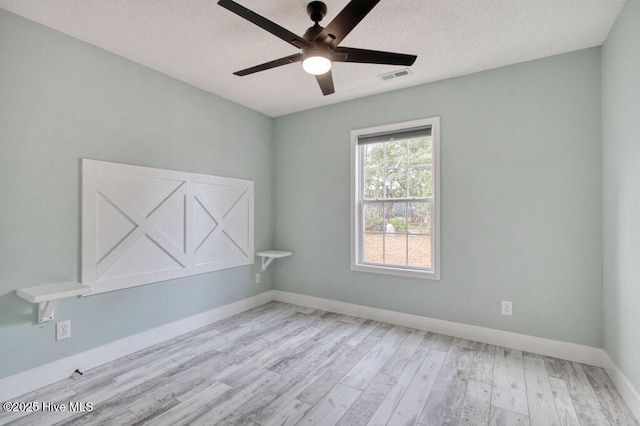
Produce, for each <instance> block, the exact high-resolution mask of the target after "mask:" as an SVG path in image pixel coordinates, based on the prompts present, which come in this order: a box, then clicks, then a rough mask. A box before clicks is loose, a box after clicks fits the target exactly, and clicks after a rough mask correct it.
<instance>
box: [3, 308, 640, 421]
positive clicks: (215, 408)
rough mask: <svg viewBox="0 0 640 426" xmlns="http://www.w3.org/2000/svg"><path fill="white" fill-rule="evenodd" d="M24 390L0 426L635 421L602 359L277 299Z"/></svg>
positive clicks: (4, 415)
mask: <svg viewBox="0 0 640 426" xmlns="http://www.w3.org/2000/svg"><path fill="white" fill-rule="evenodd" d="M15 401H20V402H27V401H37V402H38V403H39V404H40V409H39V410H38V411H37V412H34V413H19V412H15V413H14V412H0V424H11V425H14V424H15V425H62V424H64V425H104V424H109V425H133V424H151V425H250V426H257V425H260V426H267V425H294V424H298V425H308V424H317V425H348V426H352V425H394V426H395V425H438V426H439V425H474V426H475V425H505V426H511V425H543V426H548V425H598V426H600V425H636V426H637V425H638V422H637V421H636V420H635V418H634V417H633V414H632V413H631V412H630V410H629V409H628V408H627V406H626V405H625V403H624V402H623V400H622V398H621V397H620V395H619V394H618V392H617V390H616V389H615V387H614V385H613V383H612V382H611V380H609V378H608V377H607V375H606V374H605V372H604V370H602V369H601V368H596V367H592V366H588V365H583V364H578V363H575V362H570V361H565V360H560V359H554V358H548V357H544V356H541V355H536V354H531V353H523V352H521V351H517V350H513V349H508V348H503V347H496V346H492V345H487V344H483V343H478V342H472V341H469V340H464V339H457V338H452V337H450V336H443V335H439V334H434V333H430V332H426V331H422V330H413V329H408V328H404V327H399V326H393V325H390V324H385V323H381V322H377V321H371V320H364V319H362V318H355V317H350V316H346V315H340V314H336V313H331V312H325V311H320V310H313V309H309V308H302V307H299V306H295V305H290V304H284V303H278V302H272V303H268V304H266V305H263V306H260V307H258V308H255V309H252V310H250V311H246V312H243V313H241V314H238V315H235V316H233V317H230V318H227V319H224V320H222V321H219V322H216V323H214V324H211V325H209V326H207V327H204V328H201V329H199V330H196V331H194V332H192V333H189V334H186V335H183V336H180V337H178V338H175V339H172V340H170V341H167V342H164V343H161V344H159V345H156V346H154V347H151V348H148V349H145V350H143V351H140V352H137V353H135V354H132V355H129V356H127V357H124V358H121V359H118V360H116V361H113V362H111V363H109V364H106V365H103V366H100V367H98V368H95V369H93V370H90V371H86V372H84V375H83V376H79V375H75V376H74V377H72V378H69V379H67V380H63V381H61V382H58V383H55V384H53V385H50V386H47V387H45V388H42V389H39V390H37V391H34V392H31V393H29V394H27V395H23V396H21V397H19V398H16V399H15ZM43 402H47V403H50V404H49V405H48V407H49V409H48V410H46V411H45V410H43V408H44V406H43V405H42V403H43ZM78 402H80V403H91V408H92V409H91V410H90V411H84V412H77V411H75V412H74V411H70V408H71V406H70V405H69V404H70V403H78ZM56 404H62V406H63V407H65V411H53V410H52V409H51V407H60V405H56Z"/></svg>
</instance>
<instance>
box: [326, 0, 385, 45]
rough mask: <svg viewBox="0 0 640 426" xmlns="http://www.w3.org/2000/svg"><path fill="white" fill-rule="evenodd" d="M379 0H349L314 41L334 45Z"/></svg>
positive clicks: (338, 42)
mask: <svg viewBox="0 0 640 426" xmlns="http://www.w3.org/2000/svg"><path fill="white" fill-rule="evenodd" d="M379 1H380V0H351V2H349V4H347V5H346V6H345V7H344V9H342V10H341V11H340V13H338V15H337V16H336V17H335V18H333V21H331V22H330V23H329V25H327V26H326V28H325V29H324V30H322V31H321V32H320V33H319V34H318V36H317V37H316V38H315V41H320V42H325V43H328V44H330V45H331V46H333V47H336V46H337V45H338V44H340V42H341V41H342V40H343V39H344V38H345V37H346V36H347V34H349V33H350V32H351V30H352V29H354V28H355V26H356V25H358V24H359V23H360V21H362V19H363V18H364V17H365V16H367V14H368V13H369V12H371V9H373V8H374V6H375V5H376V4H378V2H379Z"/></svg>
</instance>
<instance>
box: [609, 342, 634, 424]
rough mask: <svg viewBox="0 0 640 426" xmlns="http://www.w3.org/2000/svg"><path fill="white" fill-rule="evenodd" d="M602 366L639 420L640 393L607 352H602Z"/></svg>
mask: <svg viewBox="0 0 640 426" xmlns="http://www.w3.org/2000/svg"><path fill="white" fill-rule="evenodd" d="M602 364H603V365H602V367H603V368H604V370H605V371H606V372H607V375H608V376H609V377H610V378H611V381H612V382H613V384H614V385H616V388H617V389H618V392H620V395H622V399H624V401H625V402H626V403H627V405H628V406H629V409H630V410H631V412H632V413H633V415H634V416H636V419H638V421H640V393H638V391H637V390H636V389H635V388H634V387H633V385H632V384H631V382H630V381H629V379H627V376H625V375H624V374H623V373H622V371H620V369H619V368H618V366H617V365H616V363H615V362H613V360H612V359H611V357H609V354H607V353H606V352H604V356H603V357H602Z"/></svg>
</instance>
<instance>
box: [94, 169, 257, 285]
mask: <svg viewBox="0 0 640 426" xmlns="http://www.w3.org/2000/svg"><path fill="white" fill-rule="evenodd" d="M253 250H254V247H253V181H249V180H242V179H231V178H224V177H217V176H209V175H200V174H194V173H186V172H177V171H171V170H161V169H153V168H149V167H140V166H131V165H125V164H117V163H108V162H103V161H95V160H87V159H84V160H83V162H82V282H83V284H86V285H91V286H92V288H93V291H92V293H94V294H95V293H102V292H105V291H112V290H118V289H122V288H126V287H132V286H136V285H142V284H148V283H153V282H158V281H164V280H168V279H173V278H179V277H184V276H188V275H194V274H200V273H204V272H211V271H216V270H219V269H226V268H233V267H237V266H243V265H250V264H253V262H254V252H253Z"/></svg>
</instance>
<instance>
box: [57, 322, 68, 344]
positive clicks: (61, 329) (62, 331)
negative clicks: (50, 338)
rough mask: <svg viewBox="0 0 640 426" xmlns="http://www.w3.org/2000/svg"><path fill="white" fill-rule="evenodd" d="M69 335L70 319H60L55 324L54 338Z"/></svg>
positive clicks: (66, 337)
mask: <svg viewBox="0 0 640 426" xmlns="http://www.w3.org/2000/svg"><path fill="white" fill-rule="evenodd" d="M70 337H71V320H67V321H62V322H59V323H57V324H56V340H63V339H68V338H70Z"/></svg>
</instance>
